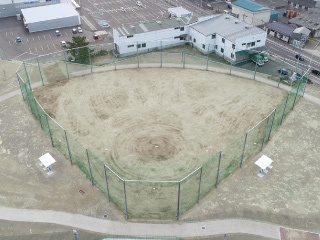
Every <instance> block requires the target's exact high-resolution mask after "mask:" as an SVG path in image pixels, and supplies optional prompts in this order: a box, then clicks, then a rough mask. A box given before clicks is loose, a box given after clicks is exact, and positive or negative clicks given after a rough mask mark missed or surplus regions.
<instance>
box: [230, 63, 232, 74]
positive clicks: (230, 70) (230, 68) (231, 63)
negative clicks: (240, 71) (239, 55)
mask: <svg viewBox="0 0 320 240" xmlns="http://www.w3.org/2000/svg"><path fill="white" fill-rule="evenodd" d="M231 67H232V63H230V75H231Z"/></svg>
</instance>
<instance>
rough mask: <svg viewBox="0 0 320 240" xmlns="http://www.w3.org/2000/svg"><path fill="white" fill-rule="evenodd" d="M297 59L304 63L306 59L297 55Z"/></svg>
mask: <svg viewBox="0 0 320 240" xmlns="http://www.w3.org/2000/svg"><path fill="white" fill-rule="evenodd" d="M296 59H299V60H300V61H304V57H302V56H301V55H300V54H297V55H296Z"/></svg>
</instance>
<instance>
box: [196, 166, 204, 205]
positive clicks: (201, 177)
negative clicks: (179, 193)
mask: <svg viewBox="0 0 320 240" xmlns="http://www.w3.org/2000/svg"><path fill="white" fill-rule="evenodd" d="M202 168H203V166H201V170H200V180H199V190H198V201H197V203H199V199H200V188H201V178H202Z"/></svg>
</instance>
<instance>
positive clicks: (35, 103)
mask: <svg viewBox="0 0 320 240" xmlns="http://www.w3.org/2000/svg"><path fill="white" fill-rule="evenodd" d="M33 101H34V105H35V106H36V111H37V114H38V117H39V122H40V126H41V129H43V127H42V122H41V116H40V114H39V110H38V106H37V102H36V100H35V99H34V97H33Z"/></svg>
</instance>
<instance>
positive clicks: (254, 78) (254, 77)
mask: <svg viewBox="0 0 320 240" xmlns="http://www.w3.org/2000/svg"><path fill="white" fill-rule="evenodd" d="M256 72H257V62H256V66H255V67H254V75H253V80H256Z"/></svg>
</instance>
